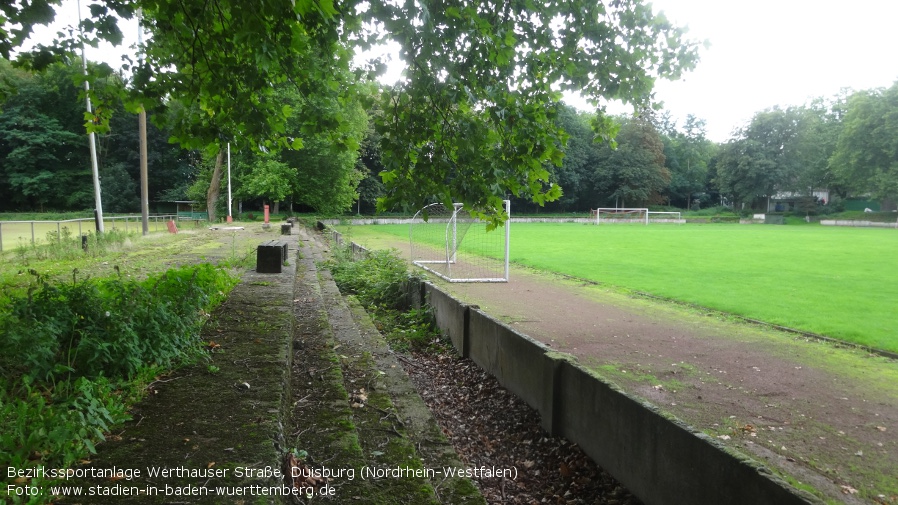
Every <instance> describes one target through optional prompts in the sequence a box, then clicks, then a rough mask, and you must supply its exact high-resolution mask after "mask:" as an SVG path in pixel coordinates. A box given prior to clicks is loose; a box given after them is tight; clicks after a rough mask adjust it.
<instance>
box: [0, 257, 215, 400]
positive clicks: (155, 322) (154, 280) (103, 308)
mask: <svg viewBox="0 0 898 505" xmlns="http://www.w3.org/2000/svg"><path fill="white" fill-rule="evenodd" d="M32 274H33V275H35V276H36V285H35V286H32V288H31V289H29V292H28V295H27V296H26V297H14V298H12V299H11V300H10V302H9V308H8V311H7V312H6V313H5V314H4V315H3V316H2V317H0V332H2V337H0V367H2V368H3V370H4V375H6V376H7V377H10V376H11V375H10V374H12V376H19V375H28V376H29V377H30V378H31V379H32V380H34V381H43V382H46V383H53V382H56V381H57V380H59V379H61V378H69V377H87V378H91V379H93V378H97V377H100V376H106V377H110V378H125V379H127V378H130V377H132V376H134V375H135V374H136V373H137V371H138V369H139V368H140V367H141V366H143V365H144V364H153V365H159V366H170V365H172V364H174V363H176V362H177V361H178V360H180V359H182V358H183V357H185V353H186V352H187V350H188V349H189V348H190V345H191V344H192V343H193V340H194V339H195V338H196V335H198V329H199V325H201V324H202V322H203V320H204V319H203V318H202V314H203V312H202V308H203V307H206V306H208V305H209V304H210V303H214V302H215V301H216V300H218V299H220V298H221V296H222V295H221V294H220V293H222V292H223V291H228V290H229V289H230V286H229V284H230V282H231V281H230V280H229V277H228V276H227V274H225V273H224V272H222V271H220V270H217V269H216V268H215V267H213V266H211V265H208V264H206V265H200V266H197V267H188V268H181V269H176V270H169V271H168V272H165V273H163V274H162V275H160V276H156V277H151V278H149V279H147V280H145V281H142V282H138V281H133V280H125V279H122V278H121V277H119V278H115V279H109V280H104V281H91V280H82V281H76V280H73V282H72V284H63V285H53V284H50V283H49V282H47V281H45V280H44V279H43V278H42V277H41V276H40V275H38V274H37V273H36V272H33V271H32Z"/></svg>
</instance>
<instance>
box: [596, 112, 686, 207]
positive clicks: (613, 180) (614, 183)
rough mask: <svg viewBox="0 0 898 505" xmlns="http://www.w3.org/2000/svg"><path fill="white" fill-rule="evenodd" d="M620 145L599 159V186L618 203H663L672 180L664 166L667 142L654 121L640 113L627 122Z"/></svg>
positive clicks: (642, 204)
mask: <svg viewBox="0 0 898 505" xmlns="http://www.w3.org/2000/svg"><path fill="white" fill-rule="evenodd" d="M617 142H618V146H617V149H614V150H611V149H607V150H606V153H605V155H604V156H603V158H602V159H601V161H599V163H598V167H597V176H598V179H597V180H598V181H599V189H600V190H601V191H602V192H604V193H606V194H608V200H609V201H613V202H614V206H615V207H628V206H629V207H645V206H647V205H649V204H657V203H660V200H661V192H662V191H664V189H666V188H667V185H668V184H669V183H670V171H668V169H667V167H665V166H664V161H665V158H664V144H663V143H662V142H661V137H660V135H659V134H658V131H657V130H656V129H655V127H654V125H653V124H652V122H651V121H650V120H649V119H647V118H646V117H644V116H637V117H634V118H632V119H630V120H627V121H625V122H624V124H623V125H622V126H621V130H620V134H619V135H618V139H617Z"/></svg>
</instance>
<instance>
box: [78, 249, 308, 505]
mask: <svg viewBox="0 0 898 505" xmlns="http://www.w3.org/2000/svg"><path fill="white" fill-rule="evenodd" d="M281 240H285V241H287V242H288V247H289V250H290V256H291V257H292V256H294V255H295V251H296V246H297V238H296V237H292V236H285V237H282V238H281ZM295 267H296V264H295V262H294V261H288V262H287V265H286V266H284V267H283V271H282V273H280V274H260V273H256V272H254V271H251V272H247V273H246V274H244V276H243V279H242V280H241V282H240V284H238V285H237V286H236V287H235V288H234V290H233V291H232V292H231V293H230V295H229V296H228V299H227V300H226V301H225V302H224V303H223V304H222V305H221V307H219V308H218V309H217V310H216V311H215V312H214V314H212V316H211V318H210V320H209V321H208V322H207V323H206V325H205V326H204V328H203V332H202V335H203V339H204V340H205V341H206V342H208V343H209V344H210V345H209V348H210V359H209V361H204V362H200V363H197V364H195V365H191V366H187V367H184V368H180V369H177V370H175V371H174V372H172V373H171V374H170V375H167V376H164V377H159V378H158V379H157V380H156V381H155V382H153V383H152V384H150V386H149V389H150V395H149V396H148V397H147V398H146V399H145V400H144V401H142V402H140V403H139V404H138V405H136V406H135V407H134V408H133V410H132V415H133V420H132V421H130V422H128V423H126V424H125V425H124V426H123V427H122V428H121V430H120V431H119V432H117V433H116V434H115V435H113V436H110V437H109V439H108V441H107V442H106V443H103V444H101V445H100V446H99V447H98V454H96V455H95V456H94V457H92V458H91V461H90V463H89V464H88V465H86V466H85V467H84V468H86V469H87V468H93V469H96V470H97V471H103V472H107V473H108V472H109V471H110V470H115V469H118V470H119V473H118V475H120V476H124V477H123V478H122V477H116V476H115V475H113V478H107V477H98V478H85V479H79V480H76V481H70V482H69V483H67V484H69V486H68V487H69V488H72V489H74V488H78V489H79V490H80V492H81V496H80V497H69V498H66V499H64V500H63V501H64V502H65V503H141V504H145V503H238V502H240V501H244V502H246V503H250V502H251V503H284V500H283V499H282V498H281V497H280V496H279V495H280V494H283V493H284V492H285V491H289V490H288V489H285V487H284V479H283V478H282V477H283V474H282V472H283V471H284V466H283V454H284V440H285V438H284V428H285V422H284V420H285V419H288V418H289V408H290V405H291V392H290V358H291V356H292V341H293V333H294V318H293V293H294V281H295V279H296V275H295ZM91 493H92V494H91Z"/></svg>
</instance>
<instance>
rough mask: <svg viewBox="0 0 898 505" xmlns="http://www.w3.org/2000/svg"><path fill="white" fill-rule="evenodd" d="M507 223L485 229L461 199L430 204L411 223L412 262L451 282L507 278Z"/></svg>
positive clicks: (506, 279)
mask: <svg viewBox="0 0 898 505" xmlns="http://www.w3.org/2000/svg"><path fill="white" fill-rule="evenodd" d="M505 213H506V214H507V215H509V216H510V215H511V207H510V204H509V201H508V200H505ZM508 225H509V221H506V222H505V225H504V226H500V227H498V228H496V229H495V230H492V231H486V222H484V221H481V220H480V219H477V218H475V217H473V216H471V214H470V212H469V211H468V210H466V208H465V207H464V206H463V205H462V204H460V203H456V204H454V205H452V206H451V207H447V206H445V205H443V204H441V203H434V204H430V205H428V206H426V207H424V208H423V209H421V210H419V211H418V212H417V213H416V214H415V216H414V217H413V218H412V220H411V223H410V225H409V241H410V242H411V259H412V263H414V264H415V265H417V266H419V267H421V268H423V269H425V270H427V271H428V272H431V273H434V274H436V275H438V276H439V277H441V278H443V279H445V280H447V281H449V282H508V241H509V238H510V232H509V226H508Z"/></svg>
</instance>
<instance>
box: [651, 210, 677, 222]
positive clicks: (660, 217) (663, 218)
mask: <svg viewBox="0 0 898 505" xmlns="http://www.w3.org/2000/svg"><path fill="white" fill-rule="evenodd" d="M652 216H656V217H655V218H654V219H653V218H652ZM649 221H650V222H651V221H654V222H656V223H677V224H682V223H683V222H684V221H683V218H682V216H681V215H680V213H679V212H677V211H660V210H650V211H649Z"/></svg>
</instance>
